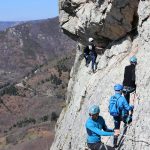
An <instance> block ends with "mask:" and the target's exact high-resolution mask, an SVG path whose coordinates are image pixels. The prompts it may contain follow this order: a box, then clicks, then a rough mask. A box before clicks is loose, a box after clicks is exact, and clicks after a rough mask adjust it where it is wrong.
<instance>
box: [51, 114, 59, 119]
mask: <svg viewBox="0 0 150 150" xmlns="http://www.w3.org/2000/svg"><path fill="white" fill-rule="evenodd" d="M57 118H58V115H57V114H56V112H52V113H51V121H57Z"/></svg>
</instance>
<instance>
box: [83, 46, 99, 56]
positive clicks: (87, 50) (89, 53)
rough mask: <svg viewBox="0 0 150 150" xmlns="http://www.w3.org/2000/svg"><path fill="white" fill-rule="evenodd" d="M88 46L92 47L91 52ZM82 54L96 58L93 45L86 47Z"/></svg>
mask: <svg viewBox="0 0 150 150" xmlns="http://www.w3.org/2000/svg"><path fill="white" fill-rule="evenodd" d="M89 46H92V50H90V49H89ZM84 54H86V55H94V56H97V53H96V48H95V45H94V44H89V45H88V46H86V47H85V49H84Z"/></svg>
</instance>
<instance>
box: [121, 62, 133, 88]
mask: <svg viewBox="0 0 150 150" xmlns="http://www.w3.org/2000/svg"><path fill="white" fill-rule="evenodd" d="M135 79H136V76H135V65H134V64H131V65H129V66H126V67H125V70H124V80H123V86H128V87H132V88H136V84H135Z"/></svg>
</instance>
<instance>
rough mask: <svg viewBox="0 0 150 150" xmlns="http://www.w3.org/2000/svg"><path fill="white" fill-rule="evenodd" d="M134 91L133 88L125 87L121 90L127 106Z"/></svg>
mask: <svg viewBox="0 0 150 150" xmlns="http://www.w3.org/2000/svg"><path fill="white" fill-rule="evenodd" d="M135 90H136V89H135V88H133V87H128V86H125V87H124V89H123V94H124V97H125V98H126V100H127V102H128V104H129V103H130V94H131V93H132V92H134V91H135Z"/></svg>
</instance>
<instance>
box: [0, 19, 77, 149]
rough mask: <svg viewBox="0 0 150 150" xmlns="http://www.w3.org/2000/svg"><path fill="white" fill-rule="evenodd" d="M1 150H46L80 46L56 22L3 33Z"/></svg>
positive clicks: (34, 23)
mask: <svg viewBox="0 0 150 150" xmlns="http://www.w3.org/2000/svg"><path fill="white" fill-rule="evenodd" d="M0 41H1V42H0V47H1V54H0V150H10V149H11V150H28V149H32V150H35V149H36V150H41V149H42V150H47V149H49V147H50V145H51V144H52V141H53V138H54V126H55V123H56V120H57V118H58V116H59V114H60V112H61V110H62V108H63V107H64V106H65V96H66V95H65V93H66V89H67V85H68V80H69V78H70V75H69V74H70V70H71V67H72V65H73V62H74V58H75V47H76V43H75V42H74V41H72V40H70V39H69V38H68V37H67V36H66V35H64V34H63V33H62V32H61V30H60V28H59V23H58V18H53V19H48V20H39V21H30V22H26V23H24V24H22V25H19V26H16V27H13V28H9V29H7V30H6V31H4V32H0Z"/></svg>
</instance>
